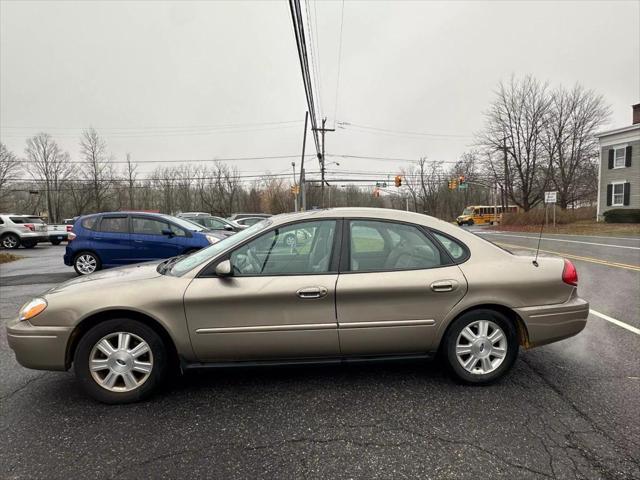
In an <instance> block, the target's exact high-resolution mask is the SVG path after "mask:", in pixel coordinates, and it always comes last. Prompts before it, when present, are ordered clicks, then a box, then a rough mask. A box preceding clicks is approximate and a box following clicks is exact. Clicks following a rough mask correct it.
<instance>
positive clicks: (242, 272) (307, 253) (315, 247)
mask: <svg viewBox="0 0 640 480" xmlns="http://www.w3.org/2000/svg"><path fill="white" fill-rule="evenodd" d="M335 230H336V222H335V221H334V220H323V221H317V222H304V223H296V224H293V225H285V226H283V227H279V228H276V229H274V230H271V231H269V232H267V233H265V234H264V235H261V236H260V237H258V238H257V239H255V240H253V241H251V242H249V243H247V244H246V245H243V246H242V247H240V248H239V249H237V250H236V251H234V252H233V253H232V254H231V259H230V260H231V266H232V269H233V274H234V276H257V275H282V274H287V275H306V274H317V273H327V272H329V271H330V265H331V253H332V251H333V240H334V236H335Z"/></svg>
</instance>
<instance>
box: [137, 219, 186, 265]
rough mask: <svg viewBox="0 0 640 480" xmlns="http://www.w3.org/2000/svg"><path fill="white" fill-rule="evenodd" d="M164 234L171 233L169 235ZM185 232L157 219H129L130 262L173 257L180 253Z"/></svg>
mask: <svg viewBox="0 0 640 480" xmlns="http://www.w3.org/2000/svg"><path fill="white" fill-rule="evenodd" d="M163 231H164V232H167V231H171V232H172V233H171V235H167V234H165V233H163ZM184 236H185V232H184V230H182V229H179V228H175V227H174V228H172V226H171V225H170V224H169V223H168V222H165V221H162V220H160V219H157V218H152V217H144V216H137V215H133V216H132V217H131V241H132V244H133V250H132V251H131V257H132V260H131V261H132V262H147V261H151V260H157V259H161V258H169V257H175V256H176V255H179V254H180V253H181V252H182V249H183V247H182V243H183V241H182V240H183V239H184Z"/></svg>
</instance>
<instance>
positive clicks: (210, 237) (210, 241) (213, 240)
mask: <svg viewBox="0 0 640 480" xmlns="http://www.w3.org/2000/svg"><path fill="white" fill-rule="evenodd" d="M207 241H208V242H209V243H210V244H211V245H213V244H214V243H218V242H219V241H220V239H219V238H218V237H212V236H210V235H207Z"/></svg>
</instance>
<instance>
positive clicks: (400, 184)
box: [395, 175, 402, 187]
mask: <svg viewBox="0 0 640 480" xmlns="http://www.w3.org/2000/svg"><path fill="white" fill-rule="evenodd" d="M395 184H396V187H401V186H402V177H401V176H400V175H396V178H395Z"/></svg>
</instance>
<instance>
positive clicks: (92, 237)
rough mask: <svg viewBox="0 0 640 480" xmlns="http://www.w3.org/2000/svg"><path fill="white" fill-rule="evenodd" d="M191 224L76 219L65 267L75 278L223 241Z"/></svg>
mask: <svg viewBox="0 0 640 480" xmlns="http://www.w3.org/2000/svg"><path fill="white" fill-rule="evenodd" d="M224 237H225V236H224V235H221V234H218V233H215V232H208V231H205V229H204V228H203V227H201V226H199V225H197V224H195V223H191V222H189V221H186V220H183V219H180V218H176V217H172V216H170V215H163V214H158V213H140V212H111V213H100V214H95V215H87V216H84V217H80V218H79V219H78V220H77V221H76V223H75V224H74V226H73V230H72V232H71V233H70V234H69V243H68V245H67V248H66V252H65V254H64V263H65V265H69V266H73V268H74V269H75V270H76V272H77V273H78V275H88V274H90V273H93V272H95V271H96V270H100V269H102V268H109V267H117V266H121V265H128V264H131V263H140V262H147V261H151V260H159V259H164V258H169V257H174V256H176V255H183V254H189V253H193V252H195V251H196V250H199V249H200V248H203V247H207V246H209V245H211V244H214V243H216V242H218V241H220V240H221V239H222V238H224Z"/></svg>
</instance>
